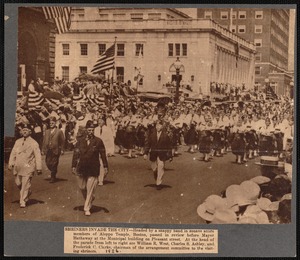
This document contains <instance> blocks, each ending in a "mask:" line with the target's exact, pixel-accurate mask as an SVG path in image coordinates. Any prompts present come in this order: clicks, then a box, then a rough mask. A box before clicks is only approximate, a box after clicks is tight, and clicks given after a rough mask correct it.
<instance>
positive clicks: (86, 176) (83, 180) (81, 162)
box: [72, 120, 108, 216]
mask: <svg viewBox="0 0 300 260" xmlns="http://www.w3.org/2000/svg"><path fill="white" fill-rule="evenodd" d="M85 128H86V135H84V136H83V137H81V138H79V139H78V142H77V144H76V147H75V150H74V154H73V159H72V172H73V173H74V174H76V175H77V181H78V186H79V189H80V190H81V192H82V195H83V198H84V199H85V203H84V214H85V215H86V216H90V215H91V212H90V209H91V207H92V202H93V200H94V199H95V189H96V187H97V184H98V176H99V173H100V158H99V157H100V156H101V159H102V162H103V167H104V171H105V175H107V173H108V162H107V158H106V151H105V146H104V144H103V142H102V140H101V139H100V138H98V137H96V136H95V135H94V130H95V126H94V124H93V121H92V120H88V121H87V123H86V126H85Z"/></svg>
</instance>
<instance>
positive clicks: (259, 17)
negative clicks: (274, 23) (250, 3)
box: [255, 11, 263, 19]
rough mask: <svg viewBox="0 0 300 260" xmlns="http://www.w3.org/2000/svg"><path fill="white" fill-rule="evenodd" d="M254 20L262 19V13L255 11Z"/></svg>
mask: <svg viewBox="0 0 300 260" xmlns="http://www.w3.org/2000/svg"><path fill="white" fill-rule="evenodd" d="M255 19H263V11H255Z"/></svg>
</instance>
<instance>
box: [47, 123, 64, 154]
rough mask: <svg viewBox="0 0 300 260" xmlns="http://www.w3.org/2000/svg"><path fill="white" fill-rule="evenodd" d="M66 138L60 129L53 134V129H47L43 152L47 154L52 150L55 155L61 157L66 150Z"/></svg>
mask: <svg viewBox="0 0 300 260" xmlns="http://www.w3.org/2000/svg"><path fill="white" fill-rule="evenodd" d="M64 144H65V137H64V134H63V132H62V131H61V130H60V129H57V128H56V129H55V130H54V132H53V133H51V129H47V130H46V132H45V136H44V141H43V152H44V153H47V151H48V150H52V152H53V153H54V154H57V155H59V154H60V153H61V151H63V150H64Z"/></svg>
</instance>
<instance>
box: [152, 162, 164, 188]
mask: <svg viewBox="0 0 300 260" xmlns="http://www.w3.org/2000/svg"><path fill="white" fill-rule="evenodd" d="M151 169H152V171H153V172H154V171H156V170H157V178H156V185H160V184H162V178H163V175H164V173H165V162H164V161H161V160H160V159H159V158H158V157H157V159H156V161H154V162H152V161H151Z"/></svg>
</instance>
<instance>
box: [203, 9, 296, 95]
mask: <svg viewBox="0 0 300 260" xmlns="http://www.w3.org/2000/svg"><path fill="white" fill-rule="evenodd" d="M198 18H207V19H212V20H214V21H216V22H217V23H218V24H220V25H221V26H223V27H225V28H227V29H229V30H231V31H232V32H233V33H235V34H236V35H238V36H240V37H242V38H244V39H246V40H248V41H250V42H253V43H254V45H255V47H256V51H257V53H256V55H255V84H256V86H257V87H258V88H260V89H263V88H264V87H265V86H266V85H267V84H270V85H271V87H272V88H273V89H274V91H275V93H276V94H278V95H286V94H288V93H289V90H290V89H289V88H290V82H291V81H292V78H291V76H290V74H289V73H288V58H289V19H290V10H289V9H267V8H260V9H259V8H199V9H198Z"/></svg>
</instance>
